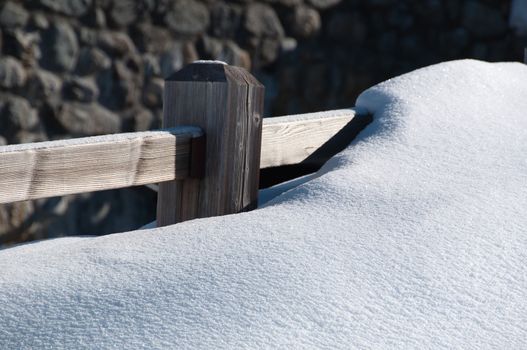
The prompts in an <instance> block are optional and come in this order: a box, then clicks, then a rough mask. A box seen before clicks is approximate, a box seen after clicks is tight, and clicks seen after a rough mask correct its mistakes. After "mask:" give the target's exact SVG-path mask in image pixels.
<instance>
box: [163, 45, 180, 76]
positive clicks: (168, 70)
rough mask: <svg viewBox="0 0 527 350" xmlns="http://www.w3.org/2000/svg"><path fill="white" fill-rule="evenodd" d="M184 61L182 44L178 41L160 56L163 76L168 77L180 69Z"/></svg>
mask: <svg viewBox="0 0 527 350" xmlns="http://www.w3.org/2000/svg"><path fill="white" fill-rule="evenodd" d="M184 62H185V61H184V57H183V48H182V45H181V44H179V43H177V42H176V43H174V44H172V47H171V48H170V49H169V50H167V51H165V52H164V53H163V54H162V55H161V57H160V58H159V66H160V68H161V76H162V77H163V78H167V77H168V76H170V75H171V74H172V73H174V72H176V71H178V70H180V69H181V68H182V67H183V64H184Z"/></svg>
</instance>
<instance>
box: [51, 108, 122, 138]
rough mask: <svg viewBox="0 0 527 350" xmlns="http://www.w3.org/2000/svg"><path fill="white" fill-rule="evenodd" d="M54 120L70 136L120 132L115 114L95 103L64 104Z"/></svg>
mask: <svg viewBox="0 0 527 350" xmlns="http://www.w3.org/2000/svg"><path fill="white" fill-rule="evenodd" d="M56 118H57V121H58V122H59V123H60V124H61V125H62V127H63V128H64V129H65V130H66V131H67V132H68V133H69V134H70V135H72V136H92V135H102V134H113V133H117V132H119V130H120V119H119V117H118V116H117V114H114V113H112V112H110V111H109V110H107V109H105V108H103V107H101V106H99V105H98V104H96V103H91V104H84V103H78V102H72V103H68V102H67V103H64V104H63V105H62V107H61V109H60V111H59V113H58V114H57V115H56Z"/></svg>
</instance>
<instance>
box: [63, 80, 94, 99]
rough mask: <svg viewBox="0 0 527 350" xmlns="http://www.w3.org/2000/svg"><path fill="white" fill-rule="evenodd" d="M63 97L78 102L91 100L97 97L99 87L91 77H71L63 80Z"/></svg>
mask: <svg viewBox="0 0 527 350" xmlns="http://www.w3.org/2000/svg"><path fill="white" fill-rule="evenodd" d="M63 94H64V97H65V98H66V99H68V100H74V101H79V102H93V101H95V100H97V98H98V97H99V88H98V87H97V84H95V81H94V80H93V79H91V78H79V77H72V78H70V79H68V80H66V81H65V82H64V85H63Z"/></svg>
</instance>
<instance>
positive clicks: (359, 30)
mask: <svg viewBox="0 0 527 350" xmlns="http://www.w3.org/2000/svg"><path fill="white" fill-rule="evenodd" d="M327 33H328V37H329V38H331V39H333V40H336V41H338V42H341V43H346V44H350V45H357V44H362V43H364V41H365V40H366V38H367V34H368V33H367V27H366V24H365V23H364V20H363V18H361V16H360V15H359V14H357V13H347V12H335V13H333V16H331V18H330V19H329V23H328V29H327Z"/></svg>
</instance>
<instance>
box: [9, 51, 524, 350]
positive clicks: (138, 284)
mask: <svg viewBox="0 0 527 350" xmlns="http://www.w3.org/2000/svg"><path fill="white" fill-rule="evenodd" d="M526 81H527V66H524V65H522V64H519V63H498V64H490V63H484V62H479V61H472V60H464V61H454V62H447V63H443V64H439V65H435V66H431V67H428V68H424V69H420V70H417V71H415V72H412V73H409V74H406V75H403V76H400V77H398V78H395V79H393V80H389V81H387V82H385V83H382V84H380V85H378V86H375V87H373V88H371V89H369V90H367V91H365V92H364V93H363V94H362V95H361V96H360V97H359V99H358V101H357V106H358V107H359V108H363V109H367V110H369V111H371V112H373V113H374V121H373V123H372V124H370V125H369V126H368V127H367V129H366V130H365V131H364V132H362V133H361V135H359V138H358V139H357V140H356V141H354V142H353V143H352V144H351V145H350V147H348V148H347V149H346V150H345V151H343V152H341V153H340V154H338V155H337V156H335V157H334V158H332V159H331V160H330V161H329V162H328V163H327V164H326V165H325V166H324V168H323V169H322V170H321V171H319V173H318V174H317V175H316V176H314V177H313V178H312V179H311V180H309V181H307V182H305V183H304V184H300V185H298V186H297V187H296V188H294V189H292V190H290V191H287V192H285V193H283V194H281V195H279V196H278V197H276V198H274V199H272V200H270V201H269V202H267V203H266V204H265V205H264V206H263V207H262V208H260V209H258V210H256V211H253V212H249V213H243V214H238V215H229V216H224V217H217V218H209V219H201V220H193V221H189V222H185V223H182V224H178V225H175V226H169V227H165V228H159V229H152V230H142V231H135V232H128V233H122V234H115V235H109V236H105V237H98V238H64V239H55V240H51V241H45V242H40V243H35V244H28V245H22V246H18V247H15V248H12V249H5V250H2V251H0V305H1V306H0V348H1V349H31V348H41V349H49V348H59V349H61V348H75V349H81V348H97V349H122V348H127V349H158V348H165V349H173V348H178V349H189V348H197V349H211V348H212V349H261V348H266V349H277V348H284V349H290V348H291V349H293V348H294V349H297V348H302V349H310V348H316V349H350V348H361V349H362V348H368V349H370V348H390V349H392V348H401V349H422V348H463V349H481V348H495V349H520V348H524V347H525V339H527V326H526V325H527V303H526V302H525V301H526V300H527V264H526V263H525V262H526V261H527V234H526V229H527V215H525V208H527V186H526V183H527V157H526V156H525V155H526V154H527V84H525V82H526Z"/></svg>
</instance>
